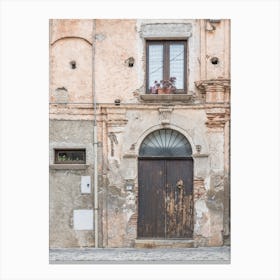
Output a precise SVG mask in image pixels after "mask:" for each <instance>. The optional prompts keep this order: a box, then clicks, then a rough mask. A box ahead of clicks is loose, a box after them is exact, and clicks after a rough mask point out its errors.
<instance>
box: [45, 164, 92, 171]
mask: <svg viewBox="0 0 280 280" xmlns="http://www.w3.org/2000/svg"><path fill="white" fill-rule="evenodd" d="M88 167H89V165H88V164H50V169H52V170H59V169H60V170H62V169H75V170H85V169H87V168H88Z"/></svg>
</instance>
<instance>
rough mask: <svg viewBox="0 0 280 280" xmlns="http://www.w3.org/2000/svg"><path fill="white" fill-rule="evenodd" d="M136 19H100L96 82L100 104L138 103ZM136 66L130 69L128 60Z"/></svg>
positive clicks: (97, 26) (97, 25)
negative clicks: (136, 101)
mask: <svg viewBox="0 0 280 280" xmlns="http://www.w3.org/2000/svg"><path fill="white" fill-rule="evenodd" d="M135 23H136V21H135V20H96V30H95V32H96V49H95V51H96V59H95V68H96V70H97V71H96V73H95V79H96V87H95V89H96V98H97V102H102V103H113V102H114V100H115V99H120V100H121V102H131V101H133V100H135V98H134V96H133V92H134V91H135V90H136V89H137V87H138V81H137V69H138V67H139V65H138V61H139V58H138V56H139V53H138V51H137V45H136V30H135ZM129 57H133V58H134V59H135V64H134V66H133V67H128V63H127V59H128V58H129Z"/></svg>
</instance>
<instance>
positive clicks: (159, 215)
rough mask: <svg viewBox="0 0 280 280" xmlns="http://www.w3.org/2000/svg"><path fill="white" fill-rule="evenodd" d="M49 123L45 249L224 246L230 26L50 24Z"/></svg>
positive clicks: (227, 199)
mask: <svg viewBox="0 0 280 280" xmlns="http://www.w3.org/2000/svg"><path fill="white" fill-rule="evenodd" d="M171 76H172V77H176V83H175V86H176V89H174V90H173V92H171V93H167V94H160V92H159V90H157V89H156V90H154V91H153V90H151V89H150V87H151V86H153V85H154V80H157V81H160V80H161V79H168V78H169V77H171ZM49 113H50V122H49V124H50V127H49V131H50V132H49V133H50V134H49V137H50V139H49V157H50V173H49V174H50V211H49V213H50V218H49V222H50V227H49V231H50V232H49V233H50V247H52V248H57V247H65V248H66V247H94V246H95V247H157V246H161V247H162V246H163V247H164V246H167V247H168V246H175V247H176V246H178V247H180V246H186V247H190V246H221V245H223V244H225V243H227V242H228V240H229V236H230V158H229V156H230V20H225V19H223V20H203V19H197V20H194V19H191V20H187V19H186V20H183V19H180V20H178V19H177V20H171V19H168V20H155V19H153V20H148V19H135V20H134V19H121V20H117V19H94V20H85V19H83V20H76V19H75V20H59V19H55V20H50V109H49Z"/></svg>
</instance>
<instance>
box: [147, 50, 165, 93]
mask: <svg viewBox="0 0 280 280" xmlns="http://www.w3.org/2000/svg"><path fill="white" fill-rule="evenodd" d="M162 79H163V45H149V88H150V87H151V86H153V85H154V82H155V81H158V82H160V81H161V80H162Z"/></svg>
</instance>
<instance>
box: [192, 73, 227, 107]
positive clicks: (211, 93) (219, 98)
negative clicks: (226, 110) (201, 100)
mask: <svg viewBox="0 0 280 280" xmlns="http://www.w3.org/2000/svg"><path fill="white" fill-rule="evenodd" d="M195 85H196V87H197V88H198V89H199V90H201V93H202V94H206V98H205V100H206V103H223V102H225V101H226V100H227V99H228V98H226V96H225V95H226V91H228V89H229V88H230V80H229V79H223V78H219V79H211V80H202V81H196V82H195Z"/></svg>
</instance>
